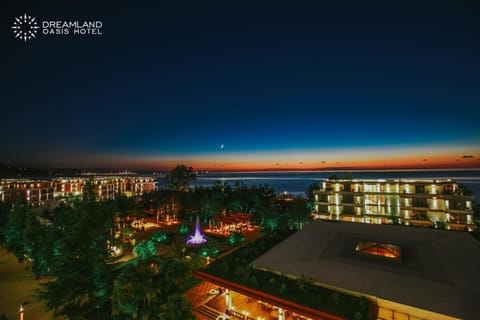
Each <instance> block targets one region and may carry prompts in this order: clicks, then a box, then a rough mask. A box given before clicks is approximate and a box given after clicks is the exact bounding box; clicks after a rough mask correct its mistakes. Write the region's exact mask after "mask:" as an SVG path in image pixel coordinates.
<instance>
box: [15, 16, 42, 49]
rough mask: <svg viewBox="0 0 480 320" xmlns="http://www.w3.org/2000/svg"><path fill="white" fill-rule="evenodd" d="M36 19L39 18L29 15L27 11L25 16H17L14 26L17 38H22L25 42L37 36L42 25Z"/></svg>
mask: <svg viewBox="0 0 480 320" xmlns="http://www.w3.org/2000/svg"><path fill="white" fill-rule="evenodd" d="M35 19H37V18H35V17H32V16H29V15H27V14H26V13H25V14H24V15H23V16H20V17H15V19H14V21H13V26H12V29H13V34H14V35H15V38H18V39H21V40H23V41H24V42H27V40H30V39H32V38H36V37H37V36H36V34H37V33H38V29H40V27H39V26H38V23H37V21H35Z"/></svg>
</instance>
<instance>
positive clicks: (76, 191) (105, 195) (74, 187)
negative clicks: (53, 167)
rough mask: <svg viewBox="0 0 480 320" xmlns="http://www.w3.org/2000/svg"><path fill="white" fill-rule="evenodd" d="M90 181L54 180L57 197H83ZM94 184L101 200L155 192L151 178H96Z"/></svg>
mask: <svg viewBox="0 0 480 320" xmlns="http://www.w3.org/2000/svg"><path fill="white" fill-rule="evenodd" d="M88 179H89V178H85V177H82V178H56V179H54V181H53V183H54V185H55V196H56V197H66V196H69V195H74V196H77V195H81V194H82V192H83V187H84V185H85V183H86V181H87V180H88ZM93 183H94V184H95V192H96V193H97V196H98V199H99V200H108V199H113V198H114V197H115V195H118V194H121V195H125V196H127V197H133V196H137V195H141V194H142V193H144V192H149V191H152V190H155V180H154V179H153V178H150V177H125V176H110V177H108V176H96V177H94V178H93Z"/></svg>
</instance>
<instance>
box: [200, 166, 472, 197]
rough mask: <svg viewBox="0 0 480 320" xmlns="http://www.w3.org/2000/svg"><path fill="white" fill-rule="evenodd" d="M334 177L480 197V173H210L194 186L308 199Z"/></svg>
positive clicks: (398, 171)
mask: <svg viewBox="0 0 480 320" xmlns="http://www.w3.org/2000/svg"><path fill="white" fill-rule="evenodd" d="M332 175H337V176H339V177H342V176H347V175H348V176H352V177H353V178H354V179H396V178H398V179H452V180H454V181H456V182H458V183H461V184H462V185H464V186H466V187H467V188H468V189H469V190H470V191H472V192H473V193H474V195H475V198H476V199H478V198H479V197H480V170H468V171H467V170H418V171H415V170H408V171H407V170H395V171H288V172H285V171H281V172H276V171H257V172H209V173H207V174H201V175H199V176H197V181H196V182H195V183H193V184H192V186H195V185H196V186H204V187H208V186H211V185H213V184H214V183H215V182H216V181H221V182H227V183H229V184H230V185H232V186H233V185H234V184H235V181H240V182H243V183H245V184H247V185H250V186H251V185H257V186H258V185H262V184H268V185H270V186H272V187H273V188H274V189H275V191H276V192H278V193H279V192H285V191H287V192H288V193H289V194H292V195H296V196H303V195H305V190H307V188H308V187H309V186H310V185H311V184H312V183H315V182H317V183H319V182H320V181H321V180H323V179H326V178H328V177H330V176H332Z"/></svg>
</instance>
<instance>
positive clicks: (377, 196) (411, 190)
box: [314, 179, 474, 230]
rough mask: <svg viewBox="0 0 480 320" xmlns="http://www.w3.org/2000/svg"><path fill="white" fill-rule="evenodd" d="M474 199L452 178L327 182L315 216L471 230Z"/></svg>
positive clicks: (318, 193)
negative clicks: (464, 192)
mask: <svg viewBox="0 0 480 320" xmlns="http://www.w3.org/2000/svg"><path fill="white" fill-rule="evenodd" d="M473 200H474V199H473V196H470V195H465V194H463V191H462V189H461V188H460V187H459V185H458V183H456V182H454V181H452V180H450V179H435V180H407V179H391V180H367V179H327V180H324V181H323V182H322V185H321V188H320V189H319V190H317V191H316V192H315V210H314V215H315V216H316V217H317V218H321V219H332V220H343V221H352V222H366V223H392V222H393V223H400V224H405V225H410V224H412V225H421V226H432V225H433V226H435V227H445V228H447V229H461V230H464V229H465V228H467V229H469V230H471V229H473V227H474V219H473Z"/></svg>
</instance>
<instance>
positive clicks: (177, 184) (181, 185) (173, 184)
mask: <svg viewBox="0 0 480 320" xmlns="http://www.w3.org/2000/svg"><path fill="white" fill-rule="evenodd" d="M196 178H197V177H196V175H195V172H194V171H193V169H192V167H188V168H187V167H186V166H185V165H183V164H179V165H178V166H176V167H175V168H174V169H173V170H172V171H170V172H169V173H167V176H166V180H167V188H168V189H170V190H178V191H182V190H188V189H189V183H190V182H192V181H195V180H196Z"/></svg>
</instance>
